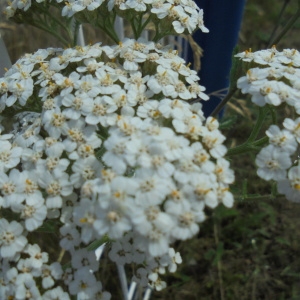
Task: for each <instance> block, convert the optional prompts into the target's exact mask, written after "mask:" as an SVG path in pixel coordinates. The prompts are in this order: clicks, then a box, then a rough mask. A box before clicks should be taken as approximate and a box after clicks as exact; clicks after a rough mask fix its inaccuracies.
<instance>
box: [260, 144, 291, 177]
mask: <svg viewBox="0 0 300 300" xmlns="http://www.w3.org/2000/svg"><path fill="white" fill-rule="evenodd" d="M255 163H256V165H257V166H258V170H257V174H258V176H259V177H261V178H263V179H265V180H271V179H274V180H281V179H285V178H286V170H287V169H288V168H289V167H290V166H291V165H292V161H291V159H290V156H289V153H287V152H283V151H280V150H279V149H278V148H275V147H274V146H273V145H268V146H267V147H265V148H263V149H262V150H261V151H260V152H259V153H258V155H257V156H256V159H255Z"/></svg>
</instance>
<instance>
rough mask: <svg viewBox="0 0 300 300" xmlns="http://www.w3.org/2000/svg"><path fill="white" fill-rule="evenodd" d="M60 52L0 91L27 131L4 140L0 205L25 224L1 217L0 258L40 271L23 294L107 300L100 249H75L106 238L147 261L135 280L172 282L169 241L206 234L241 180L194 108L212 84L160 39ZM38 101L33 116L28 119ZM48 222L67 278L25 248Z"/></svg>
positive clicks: (174, 260) (17, 69)
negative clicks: (213, 213) (211, 214)
mask: <svg viewBox="0 0 300 300" xmlns="http://www.w3.org/2000/svg"><path fill="white" fill-rule="evenodd" d="M128 3H129V2H128ZM98 4H99V3H98ZM99 5H100V4H99ZM128 5H130V6H132V7H135V6H134V4H133V2H130V4H128ZM75 7H76V6H75ZM77 9H79V8H78V7H77ZM178 12H180V13H183V12H181V11H180V10H178ZM57 52H58V53H59V54H56V51H53V49H48V50H46V51H45V52H43V56H42V62H41V61H40V60H37V61H35V55H36V54H33V55H27V56H26V57H23V58H21V59H20V60H19V61H18V62H17V65H15V66H13V67H12V70H13V71H8V72H7V73H6V74H5V75H4V78H3V79H1V80H2V83H3V86H4V85H5V86H6V85H7V87H8V88H7V89H5V91H4V90H3V91H2V94H0V103H1V107H3V114H4V115H5V113H6V111H7V110H9V107H11V106H13V107H15V108H16V109H17V108H21V110H22V113H21V114H19V113H17V117H16V118H17V119H18V120H20V122H19V123H20V126H17V127H16V128H15V130H14V131H13V133H12V134H11V135H10V136H9V137H8V138H7V139H4V138H3V139H2V140H0V143H1V145H2V147H1V151H2V153H1V152H0V159H1V158H2V159H1V160H0V167H1V168H0V171H1V173H0V191H1V197H2V199H3V200H2V202H1V203H2V206H3V207H5V209H9V210H11V211H13V212H14V213H15V214H18V215H19V217H20V223H18V222H16V221H13V222H8V221H7V220H6V219H2V220H1V222H2V223H1V226H2V227H3V228H2V229H1V230H0V231H1V232H0V235H2V239H1V241H3V242H2V244H1V245H0V246H1V252H0V253H1V257H2V258H3V259H7V260H15V262H17V263H18V264H19V265H20V269H21V268H22V269H24V268H28V269H30V270H32V272H33V273H34V274H35V275H34V276H32V277H30V276H28V280H27V279H26V280H27V281H23V282H22V285H21V286H20V287H19V291H21V290H22V291H23V290H24V289H25V290H30V291H32V293H33V292H35V291H36V290H35V289H36V282H35V280H36V279H37V278H41V280H40V281H39V282H42V286H43V289H45V294H44V295H45V297H46V298H45V299H47V297H48V298H50V297H55V296H56V295H60V296H61V297H65V296H64V295H65V294H64V290H61V289H59V288H58V287H57V286H56V285H55V282H56V280H60V279H61V278H63V277H64V276H65V278H66V279H64V282H65V287H64V288H65V289H66V290H68V291H69V293H70V294H71V295H76V294H77V295H80V297H81V299H98V298H97V297H98V296H97V295H98V294H100V293H102V294H103V295H107V299H109V296H108V294H105V292H102V287H101V284H100V283H99V281H98V278H97V276H96V273H95V274H94V271H96V269H97V268H98V263H97V262H96V259H95V256H94V252H90V251H87V250H86V249H80V245H81V246H82V245H87V244H89V243H91V242H94V241H95V240H98V239H100V240H101V239H105V238H109V239H110V240H113V246H112V249H111V251H110V254H109V257H110V258H111V259H112V260H113V261H117V262H118V263H119V264H127V263H136V264H142V263H144V265H145V269H143V270H144V271H141V270H140V271H139V273H137V274H134V276H135V277H137V276H140V277H141V278H140V279H139V280H140V281H141V282H149V283H150V284H151V285H152V286H153V287H154V288H156V289H157V290H160V289H162V288H163V287H165V285H166V283H165V282H163V281H162V279H161V275H160V274H162V273H164V272H165V271H164V270H165V269H166V268H167V269H169V270H170V271H171V272H174V271H175V270H176V266H177V264H179V263H181V257H180V255H179V253H175V251H174V250H170V245H171V244H172V243H173V242H174V241H176V240H186V239H188V238H191V237H193V236H195V235H196V234H197V233H198V232H199V230H200V225H199V224H200V223H201V222H203V221H204V220H205V213H204V209H205V207H209V208H215V207H216V206H218V205H219V204H220V203H223V204H224V205H225V206H227V207H232V205H233V196H232V194H231V193H230V191H229V185H230V184H231V183H233V181H234V175H233V172H232V171H231V170H230V167H229V162H228V161H227V160H225V158H224V155H225V154H226V151H227V149H226V147H225V146H224V145H223V142H224V140H225V137H224V136H223V135H222V134H221V132H220V131H219V129H218V127H219V123H218V121H217V120H216V119H214V118H212V117H210V118H208V119H207V120H205V118H204V116H203V111H202V105H201V104H200V103H198V104H190V103H189V100H192V99H193V98H196V97H199V96H200V97H202V99H203V100H207V99H208V96H207V95H206V94H205V93H204V90H205V88H204V87H202V86H201V85H200V84H199V82H198V81H199V78H198V77H197V76H196V75H195V74H193V72H192V71H191V70H190V69H189V67H188V66H187V65H186V64H185V61H184V60H183V59H182V58H180V57H178V56H177V52H176V51H174V50H170V49H169V48H162V47H159V48H158V47H157V45H156V44H155V43H154V42H145V41H144V40H131V39H125V40H123V41H122V42H121V43H119V44H118V45H115V46H103V47H102V46H101V45H100V44H95V45H91V46H85V47H80V48H79V47H77V48H70V49H65V50H57ZM154 57H155V59H153V58H154ZM174 61H175V62H176V66H178V65H180V67H176V66H175V65H174ZM28 65H30V68H29V67H26V66H28ZM183 66H184V67H183ZM23 73H24V74H25V73H26V76H25V75H24V74H23ZM22 74H23V75H22ZM191 74H193V76H191ZM22 76H25V77H26V78H27V79H30V81H28V82H27V84H28V85H31V89H30V88H29V87H28V90H29V91H30V93H29V94H28V98H26V100H25V98H24V96H23V94H18V95H17V94H15V92H14V90H13V89H12V88H11V87H12V86H14V85H15V83H16V82H18V80H20V78H21V77H22ZM12 95H13V98H14V103H12V101H11V98H10V97H11V96H12ZM31 99H35V100H34V101H35V106H36V112H35V115H34V118H33V116H32V115H30V114H24V112H23V111H24V110H29V111H30V109H31ZM274 134H275V133H274ZM33 137H34V138H33ZM289 144H290V148H291V149H292V147H293V146H292V145H293V144H292V142H289ZM3 151H4V152H3ZM51 219H59V220H60V222H61V223H60V224H62V225H61V227H60V235H61V241H60V246H61V247H62V248H64V249H65V250H66V251H68V252H69V253H70V255H71V257H72V260H71V262H72V263H71V265H72V266H71V274H69V275H68V274H67V273H66V274H65V275H64V274H63V272H62V270H61V266H60V265H59V264H58V265H47V263H48V256H47V255H46V254H45V253H44V252H41V250H40V248H38V247H36V246H26V244H27V238H26V237H25V236H23V235H22V233H24V234H25V233H26V234H27V233H28V232H32V231H35V230H36V229H37V228H39V227H40V226H42V225H43V224H44V222H46V221H48V220H51ZM5 241H6V242H5ZM24 253H25V254H24ZM28 255H30V256H31V257H30V258H27V257H28ZM26 259H27V260H26ZM21 265H22V267H21ZM37 266H38V267H37ZM38 270H39V271H38ZM158 270H159V271H158ZM142 274H144V275H142ZM16 276H18V275H16ZM142 276H143V277H142ZM5 280H7V279H5ZM18 293H19V292H18Z"/></svg>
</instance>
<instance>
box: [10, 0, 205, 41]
mask: <svg viewBox="0 0 300 300" xmlns="http://www.w3.org/2000/svg"><path fill="white" fill-rule="evenodd" d="M45 2H46V3H47V4H49V5H51V1H47V0H42V1H35V0H33V3H32V1H29V0H25V1H24V0H13V1H12V2H9V5H8V6H7V7H6V10H5V13H6V15H7V16H8V17H13V16H14V15H15V14H16V12H21V13H22V14H24V13H26V11H28V10H31V9H32V8H31V9H30V7H31V6H34V9H35V10H38V9H39V6H42V5H44V3H45ZM56 2H57V3H56V6H57V5H58V6H59V7H60V8H61V14H62V16H63V17H73V16H74V17H75V18H76V19H78V20H79V21H80V22H82V23H85V22H87V21H88V22H89V23H91V24H93V25H94V26H97V27H101V28H103V29H105V30H107V31H111V29H113V20H114V18H115V15H116V14H117V15H119V16H121V17H122V18H124V19H126V20H128V21H129V23H130V25H131V26H132V28H133V30H134V33H135V35H140V33H141V30H143V29H145V27H146V25H147V24H148V23H149V22H150V23H152V24H153V26H154V27H155V30H156V32H157V33H159V35H161V37H163V36H166V35H169V34H182V33H185V34H191V33H192V32H194V31H195V30H197V29H200V30H202V31H203V32H208V29H207V28H206V27H205V25H204V22H203V10H202V9H200V8H199V7H198V6H197V4H196V3H195V2H194V1H192V0H185V1H182V0H178V1H173V0H145V1H140V0H121V1H115V0H105V1H104V0H88V1H85V0H72V1H64V2H63V1H61V0H56ZM41 12H43V10H42V8H41ZM103 17H105V20H103Z"/></svg>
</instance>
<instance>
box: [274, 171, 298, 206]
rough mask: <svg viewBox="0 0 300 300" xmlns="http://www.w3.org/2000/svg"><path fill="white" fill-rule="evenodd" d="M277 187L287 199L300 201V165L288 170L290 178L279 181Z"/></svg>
mask: <svg viewBox="0 0 300 300" xmlns="http://www.w3.org/2000/svg"><path fill="white" fill-rule="evenodd" d="M277 188H278V192H279V193H280V194H284V195H285V197H286V199H288V200H290V201H293V202H300V166H299V165H298V166H295V167H292V168H291V169H290V170H289V172H288V179H284V180H280V181H278V183H277Z"/></svg>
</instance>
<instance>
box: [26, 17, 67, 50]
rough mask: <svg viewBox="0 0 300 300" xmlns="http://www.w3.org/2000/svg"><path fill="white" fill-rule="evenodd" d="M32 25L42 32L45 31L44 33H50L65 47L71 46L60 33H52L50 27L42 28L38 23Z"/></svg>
mask: <svg viewBox="0 0 300 300" xmlns="http://www.w3.org/2000/svg"><path fill="white" fill-rule="evenodd" d="M32 25H33V26H34V27H36V28H39V29H41V30H44V31H46V32H48V33H50V34H52V35H53V36H54V37H56V38H57V39H58V40H59V41H60V42H62V44H63V45H64V46H66V47H67V46H68V45H69V43H68V41H67V40H65V39H64V38H62V37H61V35H59V34H58V33H56V32H54V31H52V30H51V29H49V28H48V27H45V26H42V25H40V24H37V23H35V22H34V23H32Z"/></svg>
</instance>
